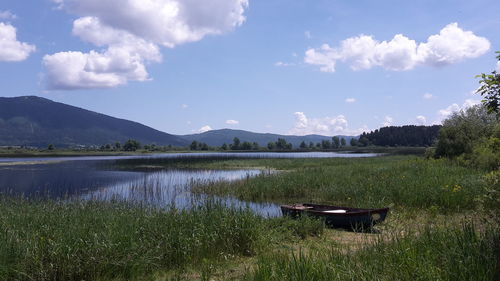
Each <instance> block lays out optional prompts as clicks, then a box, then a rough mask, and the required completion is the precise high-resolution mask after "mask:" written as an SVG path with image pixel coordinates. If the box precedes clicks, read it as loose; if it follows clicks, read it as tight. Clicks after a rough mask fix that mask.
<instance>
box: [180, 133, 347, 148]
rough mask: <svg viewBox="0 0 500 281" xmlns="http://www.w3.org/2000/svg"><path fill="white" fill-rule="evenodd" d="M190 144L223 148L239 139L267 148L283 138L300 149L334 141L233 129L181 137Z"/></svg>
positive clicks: (311, 136)
mask: <svg viewBox="0 0 500 281" xmlns="http://www.w3.org/2000/svg"><path fill="white" fill-rule="evenodd" d="M180 137H182V138H184V139H185V140H186V141H188V142H192V141H198V142H204V143H206V144H208V145H211V146H221V145H222V144H224V143H226V144H231V143H233V139H234V138H235V137H237V138H239V139H240V141H241V142H244V141H248V142H257V143H258V144H259V145H260V146H267V144H268V143H269V142H275V141H276V140H278V138H283V139H285V140H286V141H287V142H289V143H292V145H293V147H295V148H298V147H299V145H300V143H301V142H302V141H305V142H306V144H307V145H309V143H310V142H313V143H314V144H316V143H318V142H321V141H322V140H329V141H331V140H332V137H328V136H320V135H307V136H289V135H278V134H263V133H253V132H249V131H243V130H232V129H222V130H212V131H208V132H204V133H201V134H193V135H184V136H180ZM338 137H339V138H345V140H346V141H347V143H349V141H350V140H351V138H354V137H352V136H338Z"/></svg>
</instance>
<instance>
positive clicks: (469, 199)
mask: <svg viewBox="0 0 500 281" xmlns="http://www.w3.org/2000/svg"><path fill="white" fill-rule="evenodd" d="M244 163H245V162H242V161H232V162H231V163H227V164H228V165H231V164H233V165H234V166H242V165H243V164H244ZM252 164H254V165H256V166H265V167H268V168H269V169H270V168H273V169H278V170H285V171H286V172H282V173H274V174H269V173H264V174H262V175H259V176H257V177H254V178H251V179H248V180H245V181H237V182H230V183H229V182H219V183H212V184H208V185H201V186H195V187H194V188H193V191H194V192H199V193H208V194H215V195H219V196H222V195H230V196H234V197H236V198H238V199H240V200H247V201H273V202H278V203H292V202H304V201H305V202H323V203H331V204H337V205H347V206H357V207H367V208H374V207H385V206H395V207H405V208H406V207H409V208H438V209H439V210H441V211H450V212H456V211H461V210H469V209H474V208H475V207H476V206H475V204H476V202H475V199H476V198H477V197H478V196H479V195H480V194H481V193H482V192H483V190H484V188H483V185H484V181H483V179H482V177H481V175H482V174H483V172H482V171H477V170H472V169H468V168H464V167H461V166H458V165H454V164H452V163H450V162H447V161H444V160H425V159H422V158H417V157H408V156H404V157H403V156H396V157H394V156H393V157H380V158H366V159H315V160H311V159H295V160H294V161H293V162H291V161H288V160H257V161H251V160H247V161H246V165H247V166H250V165H252ZM211 165H213V164H211ZM219 165H220V164H219Z"/></svg>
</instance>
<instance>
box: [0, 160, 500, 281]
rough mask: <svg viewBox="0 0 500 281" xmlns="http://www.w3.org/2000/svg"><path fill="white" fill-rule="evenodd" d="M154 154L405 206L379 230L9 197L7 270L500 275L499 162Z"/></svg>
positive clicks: (223, 275) (245, 190)
mask: <svg viewBox="0 0 500 281" xmlns="http://www.w3.org/2000/svg"><path fill="white" fill-rule="evenodd" d="M134 161H135V160H134ZM151 161H153V162H151V163H146V164H144V163H140V164H142V165H146V166H148V167H156V168H160V167H190V168H216V169H235V168H238V169H239V168H249V167H259V168H262V169H265V170H268V171H270V173H264V174H263V175H261V176H258V177H256V178H247V179H245V180H242V181H238V182H232V183H223V182H218V183H213V184H209V185H206V184H205V185H198V186H195V187H194V190H195V191H197V192H201V193H210V194H216V195H220V196H235V197H237V198H240V199H244V200H250V201H274V202H284V203H292V202H305V201H316V202H324V203H331V204H338V205H348V206H360V207H382V206H392V207H393V208H392V209H391V213H390V214H389V217H388V219H387V221H386V222H385V223H384V224H382V225H380V226H378V227H377V230H378V232H376V233H353V232H346V231H340V230H332V229H324V227H323V225H322V223H321V222H319V221H315V220H312V219H304V220H299V221H295V220H290V219H288V218H271V219H269V218H263V217H259V216H257V215H255V214H253V213H252V212H251V211H250V210H246V209H231V208H227V207H224V206H222V205H220V204H217V203H215V202H214V201H207V202H204V204H201V205H200V206H198V207H195V208H193V209H190V210H177V209H175V208H170V209H163V210H159V209H152V208H147V207H141V206H137V205H130V204H126V203H120V202H69V203H58V202H53V201H27V200H21V199H12V198H7V197H0V280H200V279H201V280H210V279H214V280H495V278H496V277H495V274H498V269H499V266H498V264H497V261H498V260H499V259H500V257H499V256H498V255H499V252H500V250H499V249H500V246H499V245H500V242H499V237H500V235H499V234H500V231H499V226H498V221H495V220H494V219H493V220H491V219H490V220H483V218H488V215H487V214H488V210H490V211H491V210H494V208H497V206H498V204H496V203H497V202H498V198H497V197H498V196H497V194H498V183H499V181H498V177H497V176H498V174H497V173H490V174H489V175H488V177H485V174H486V172H485V171H481V170H474V169H470V168H464V167H460V166H457V165H455V164H453V163H451V162H448V161H442V160H439V161H438V160H424V159H422V158H418V157H414V156H391V157H380V158H364V159H249V160H244V159H241V160H234V159H232V160H231V159H218V160H207V159H195V160H189V159H177V160H176V161H172V160H167V161H163V160H158V159H153V160H151ZM127 163H128V164H127V165H129V164H131V163H130V162H127ZM132 163H133V165H137V164H138V163H136V162H132ZM127 165H126V166H127ZM133 165H132V166H133ZM272 171H279V172H278V173H273V172H272ZM495 175H496V176H495ZM495 200H497V201H495ZM467 217H468V218H467ZM464 220H466V221H468V222H466V223H464V222H463V221H464Z"/></svg>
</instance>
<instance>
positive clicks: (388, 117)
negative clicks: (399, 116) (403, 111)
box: [382, 116, 394, 127]
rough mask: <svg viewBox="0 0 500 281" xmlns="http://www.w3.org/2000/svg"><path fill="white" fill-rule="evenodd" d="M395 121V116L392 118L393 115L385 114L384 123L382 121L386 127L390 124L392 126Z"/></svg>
mask: <svg viewBox="0 0 500 281" xmlns="http://www.w3.org/2000/svg"><path fill="white" fill-rule="evenodd" d="M393 122H394V118H392V117H391V116H385V117H384V123H382V125H384V126H385V127H388V126H391V125H392V123H393Z"/></svg>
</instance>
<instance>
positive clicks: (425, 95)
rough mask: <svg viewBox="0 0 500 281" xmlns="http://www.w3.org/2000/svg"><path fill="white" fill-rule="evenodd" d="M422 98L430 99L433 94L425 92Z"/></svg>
mask: <svg viewBox="0 0 500 281" xmlns="http://www.w3.org/2000/svg"><path fill="white" fill-rule="evenodd" d="M422 97H423V98H424V99H426V100H430V99H432V98H433V97H434V96H433V95H432V94H430V93H425V94H424V95H423V96H422Z"/></svg>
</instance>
